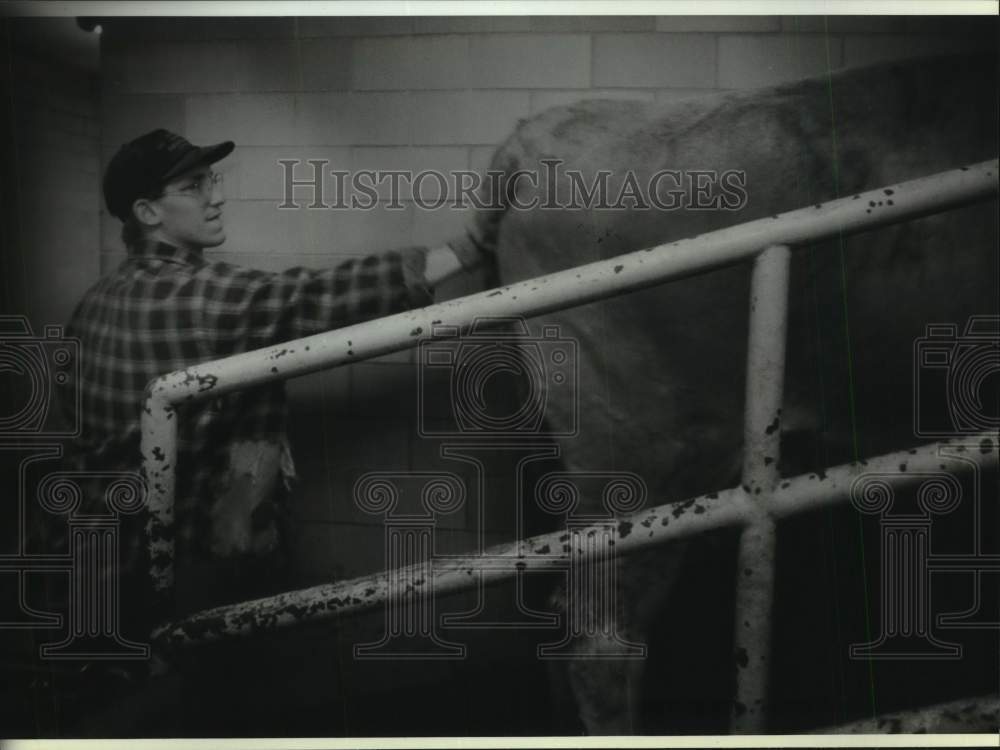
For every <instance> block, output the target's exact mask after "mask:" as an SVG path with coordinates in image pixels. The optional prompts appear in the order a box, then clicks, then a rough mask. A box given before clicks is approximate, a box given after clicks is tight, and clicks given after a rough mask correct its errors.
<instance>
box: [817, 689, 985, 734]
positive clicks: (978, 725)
mask: <svg viewBox="0 0 1000 750" xmlns="http://www.w3.org/2000/svg"><path fill="white" fill-rule="evenodd" d="M998 730H1000V696H997V695H985V696H981V697H978V698H965V699H962V700H957V701H950V702H948V703H939V704H937V705H934V706H927V707H925V708H919V709H915V710H913V711H898V712H895V713H890V714H882V715H881V716H876V717H875V718H872V719H862V720H860V721H852V722H851V723H849V724H841V725H840V726H836V727H829V728H826V729H821V730H820V731H819V732H817V734H820V733H822V734H925V733H926V734H956V733H961V734H965V733H967V732H989V733H991V734H995V733H996V732H997V731H998Z"/></svg>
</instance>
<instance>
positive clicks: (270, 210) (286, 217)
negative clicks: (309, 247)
mask: <svg viewBox="0 0 1000 750" xmlns="http://www.w3.org/2000/svg"><path fill="white" fill-rule="evenodd" d="M223 221H224V222H225V227H226V241H225V242H224V243H223V244H222V245H220V246H219V250H220V251H226V252H232V253H250V254H259V255H272V254H273V255H282V254H284V255H288V254H290V253H294V252H297V251H299V250H301V248H302V220H301V218H300V217H299V216H298V215H297V212H289V211H279V210H278V209H277V208H276V207H275V206H274V204H273V202H272V201H242V200H233V201H226V204H225V206H224V207H223Z"/></svg>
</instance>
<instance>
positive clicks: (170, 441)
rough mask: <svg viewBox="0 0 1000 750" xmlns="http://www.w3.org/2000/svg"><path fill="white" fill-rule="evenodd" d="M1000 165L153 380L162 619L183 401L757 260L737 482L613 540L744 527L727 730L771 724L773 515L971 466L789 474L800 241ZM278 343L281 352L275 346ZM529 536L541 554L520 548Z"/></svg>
mask: <svg viewBox="0 0 1000 750" xmlns="http://www.w3.org/2000/svg"><path fill="white" fill-rule="evenodd" d="M997 171H998V162H997V161H996V160H992V161H987V162H982V163H979V164H975V165H971V166H968V167H962V168H959V169H955V170H951V171H947V172H941V173H939V174H935V175H932V176H928V177H923V178H919V179H915V180H910V181H907V182H903V183H900V184H897V185H892V186H888V187H886V188H878V189H877V190H873V191H870V192H867V193H862V194H860V196H853V198H844V199H838V200H834V201H830V202H828V203H825V204H820V205H816V206H811V207H808V208H802V209H799V210H795V211H790V212H788V213H785V214H782V215H780V216H775V217H771V218H766V219H760V220H757V221H752V222H749V223H745V224H741V225H738V226H733V227H727V228H725V229H721V230H718V231H715V232H711V233H708V234H704V235H701V236H699V237H696V238H693V239H688V240H682V241H679V242H673V243H670V244H668V245H660V246H656V247H652V248H649V249H646V250H640V251H636V252H633V253H629V254H626V255H622V256H619V257H617V258H613V259H610V260H605V261H599V262H595V263H590V264H587V265H584V266H580V267H577V268H572V269H569V270H566V271H561V272H558V273H554V274H550V275H547V276H543V277H540V278H537V279H532V280H529V281H523V282H520V283H517V284H512V285H510V286H505V287H502V288H500V289H498V290H491V291H487V292H481V293H478V294H473V295H470V296H467V297H463V298H461V299H456V300H452V301H448V302H444V303H440V304H436V305H432V306H430V307H425V308H422V309H419V310H413V311H409V312H404V313H399V314H396V315H391V316H388V317H385V318H381V319H378V320H374V321H370V322H367V323H362V324H358V325H353V326H349V327H345V328H339V329H337V330H333V331H329V332H327V333H322V334H318V335H315V336H310V337H308V338H303V339H299V340H297V341H292V342H287V343H284V344H281V345H280V347H279V346H276V347H270V348H267V349H260V350H257V351H252V352H247V353H245V354H240V355H237V356H233V357H228V358H225V359H220V360H217V361H213V362H206V363H204V364H200V365H197V366H195V367H191V368H188V369H186V370H183V371H178V372H173V373H169V374H167V375H164V376H162V377H160V378H158V379H157V380H155V381H153V382H152V383H151V384H150V385H149V387H148V388H147V394H146V401H145V407H144V410H143V414H142V456H143V470H144V475H145V478H146V480H147V483H148V486H149V488H150V495H149V510H150V521H149V524H148V526H147V535H148V542H149V549H150V553H151V554H150V557H151V560H152V561H153V564H152V569H151V571H150V574H151V577H152V583H153V586H154V589H155V591H156V593H157V601H158V607H159V612H160V614H161V615H162V616H164V617H166V616H168V615H169V613H170V612H171V606H170V605H171V595H172V590H173V585H174V542H173V538H174V537H173V504H174V466H175V465H176V453H177V419H175V418H174V417H175V416H176V414H177V412H176V410H175V405H177V404H180V403H184V402H189V401H192V400H201V399H206V398H218V397H219V396H222V395H224V394H226V393H230V392H233V391H236V390H240V389H244V388H250V387H254V386H259V385H262V384H264V383H268V382H272V381H276V380H285V379H288V378H292V377H296V376H299V375H304V374H307V373H310V372H315V371H318V370H323V369H328V368H332V367H336V366H339V365H343V364H347V363H350V362H357V361H361V360H364V359H369V358H372V357H377V356H380V355H383V354H388V353H390V352H395V351H400V350H403V349H407V348H411V347H415V346H417V345H418V343H419V342H420V341H421V340H422V339H423V338H425V337H426V336H428V335H429V334H430V332H431V330H432V323H433V324H439V325H444V326H453V327H454V329H455V331H456V335H457V332H458V331H463V330H466V329H468V327H469V326H470V325H471V324H472V323H473V321H474V320H475V319H477V318H484V317H497V318H503V317H512V316H524V317H533V316H537V315H542V314H544V313H547V312H552V311H555V310H562V309H566V308H571V307H575V306H578V305H582V304H585V303H587V302H591V301H594V300H599V299H603V298H606V297H610V296H614V295H618V294H622V293H625V292H628V291H631V290H635V289H639V288H642V287H648V286H651V285H655V284H661V283H664V282H667V281H670V280H674V279H678V278H682V277H685V276H691V275H694V274H698V273H702V272H705V271H708V270H711V269H715V268H719V267H722V266H727V265H732V264H735V263H739V262H741V261H744V260H752V261H753V264H754V265H753V275H752V280H751V297H750V299H751V303H750V323H749V346H748V360H747V377H746V406H745V420H744V457H743V478H742V483H741V486H739V487H735V488H733V489H730V490H727V491H724V492H718V493H711V494H710V495H703V496H699V497H695V498H691V499H689V500H687V501H684V502H681V503H670V504H666V505H658V506H656V507H653V508H650V509H643V510H641V511H639V512H638V513H635V514H633V515H632V516H623V517H622V518H621V520H622V521H625V522H626V524H629V525H630V522H634V523H642V524H643V526H644V527H646V528H648V530H649V533H648V534H642V535H639V534H628V533H627V532H626V533H622V532H621V531H619V532H618V533H617V536H616V537H615V538H614V543H615V545H616V546H615V549H616V552H617V553H619V554H624V553H627V552H630V551H633V550H635V549H639V548H642V547H647V546H651V545H656V544H662V543H664V542H670V541H674V540H678V539H681V538H684V537H687V536H691V535H694V534H698V533H701V532H704V531H707V530H709V529H716V528H720V527H723V526H738V527H740V528H741V529H742V533H741V536H740V544H739V553H738V558H739V560H738V566H739V567H738V569H739V570H740V571H741V573H744V572H745V571H750V572H749V574H741V575H739V576H738V588H737V595H736V596H737V602H736V609H737V614H736V628H735V636H734V637H735V646H736V648H737V649H741V651H740V653H741V654H745V655H746V658H745V659H742V660H741V669H739V670H738V674H737V683H736V705H737V706H738V707H741V708H740V709H739V710H737V711H736V712H735V713H734V715H733V719H732V730H733V731H734V732H760V731H762V730H763V727H764V726H765V724H764V722H765V717H766V709H767V672H768V664H769V653H768V651H769V644H770V627H771V608H772V601H773V596H774V549H775V523H776V521H777V520H779V519H781V518H783V517H786V516H789V515H792V514H796V513H802V512H806V511H810V510H815V509H817V508H821V507H825V506H829V505H833V504H836V503H841V502H843V501H844V500H846V499H848V498H849V496H850V494H851V488H852V483H853V482H854V481H855V480H856V479H857V478H858V477H859V476H860V475H861V474H862V473H871V472H875V473H878V472H885V473H886V474H889V473H891V472H892V470H894V469H895V468H896V467H897V466H898V465H899V464H900V462H901V461H905V462H906V464H907V467H908V471H907V472H906V473H904V474H899V473H897V474H895V475H894V477H893V479H892V480H891V481H892V483H893V484H894V486H896V485H898V486H907V485H911V484H913V483H914V482H916V481H918V480H919V478H920V473H921V472H927V471H947V472H962V471H965V470H967V469H968V468H969V463H968V462H967V461H965V460H961V459H960V458H957V457H955V456H949V455H947V454H946V452H945V451H944V450H943V448H944V443H934V444H929V445H922V446H919V447H916V448H914V449H911V450H908V451H901V452H899V453H892V454H887V455H883V456H877V457H872V458H868V459H867V460H864V461H859V462H855V463H850V464H845V465H841V466H834V467H830V468H828V469H826V470H825V471H824V472H820V473H818V474H808V475H803V476H797V477H790V478H781V477H780V476H779V475H778V471H777V465H778V460H777V459H778V456H779V443H780V430H778V429H774V428H773V427H771V428H770V429H769V426H771V425H772V424H773V423H774V422H775V419H776V418H777V417H778V414H779V410H780V407H781V403H782V389H783V378H784V369H785V368H784V365H785V333H786V327H787V301H788V278H789V262H790V257H791V252H792V251H793V250H794V249H795V248H796V247H799V246H801V245H803V244H805V243H810V242H816V241H819V240H823V239H828V238H832V237H837V236H844V235H848V234H854V233H858V232H863V231H865V230H869V229H873V228H875V227H879V226H883V225H887V224H893V223H898V222H902V221H905V220H907V219H912V218H915V217H918V216H922V215H926V214H931V213H937V212H941V211H945V210H948V209H950V208H955V207H958V206H961V205H964V204H968V203H973V202H976V201H981V200H986V199H988V198H990V197H992V196H995V195H996V194H997ZM888 190H891V191H892V193H893V201H892V202H891V203H892V205H887V206H885V207H883V208H880V209H879V211H878V212H872V211H869V210H868V206H869V201H870V200H873V201H879V200H881V199H882V198H883V196H884V195H885V193H886V192H887V191H888ZM872 205H874V203H873V204H872ZM279 351H280V352H281V357H280V359H278V358H277V357H276V356H275V355H276V354H277V353H278V352H279ZM276 363H278V364H277V365H276ZM970 439H972V440H974V441H975V442H976V443H977V445H978V450H977V454H978V455H977V460H978V461H979V463H980V465H981V466H982V467H983V468H987V467H996V465H997V457H998V436H997V434H996V432H990V431H988V432H984V433H981V434H978V435H975V436H972V437H971V438H970ZM945 442H947V441H945ZM667 520H669V523H666V522H665V521H667ZM626 524H622V525H623V526H625V525H626ZM584 531H585V529H584ZM562 533H563V532H555V533H552V534H547V535H541V536H537V537H533V538H530V539H527V540H519V541H518V542H514V543H511V544H506V545H500V546H497V547H493V548H490V549H488V550H485V551H484V553H483V554H482V555H470V556H465V557H450V558H448V559H446V560H442V561H437V562H436V563H435V565H434V566H433V567H432V568H431V569H429V570H424V569H423V568H421V569H420V570H419V571H418V570H416V569H413V570H406V569H404V570H397V571H386V572H383V573H379V574H376V575H370V576H364V577H361V578H356V579H352V580H347V581H339V582H336V583H331V584H325V585H321V586H315V587H312V588H307V589H302V590H297V591H290V592H287V593H283V594H279V595H277V596H272V597H268V598H265V599H258V600H254V601H251V602H244V603H240V604H234V605H229V606H224V607H219V608H216V609H213V610H209V611H206V612H201V613H197V614H194V615H191V616H190V617H187V618H185V619H184V620H182V621H179V622H171V623H167V624H164V625H162V626H161V627H159V628H158V629H157V630H156V632H155V633H154V641H155V643H156V644H157V645H159V646H160V647H164V648H167V647H171V648H172V647H176V646H183V645H184V644H189V643H195V642H205V641H212V640H217V639H219V638H222V637H224V636H232V635H241V634H244V635H245V634H249V633H257V632H260V631H261V630H266V629H273V628H281V627H288V626H293V625H296V624H299V623H302V622H306V621H314V620H330V619H336V618H340V617H344V616H346V615H349V614H351V613H355V612H359V611H362V610H369V609H372V608H374V607H376V606H378V605H380V604H382V603H383V602H385V601H386V599H387V597H389V596H390V594H391V590H392V586H391V580H392V578H393V576H396V578H397V580H398V576H399V575H400V574H404V575H407V574H416V573H418V572H419V573H423V574H426V575H427V576H428V578H429V580H427V581H426V584H427V585H426V589H425V590H426V591H427V592H434V594H441V593H446V592H449V591H458V590H463V589H467V588H470V587H471V586H472V585H473V584H472V583H471V582H472V581H475V582H477V583H478V581H479V580H482V581H483V582H491V581H497V580H501V579H505V578H510V577H513V576H514V575H515V573H516V572H518V571H519V570H553V569H565V566H566V562H567V558H570V557H581V558H583V559H586V558H587V556H588V555H589V554H592V553H591V552H590V551H589V550H587V549H584V548H581V549H580V550H576V549H573V550H570V551H564V546H563V543H562V541H561V540H560V536H562ZM524 547H528V548H530V549H531V550H533V553H534V554H532V555H530V556H526V557H525V556H519V554H518V553H519V550H521V549H523V548H524ZM484 557H488V558H489V560H490V564H489V565H488V566H483V565H482V564H481V562H482V559H483V558H484ZM981 557H982V564H983V566H984V567H985V568H988V569H994V568H1000V556H996V555H994V556H989V555H982V556H981ZM390 573H391V574H392V575H390ZM472 573H477V574H478V575H472Z"/></svg>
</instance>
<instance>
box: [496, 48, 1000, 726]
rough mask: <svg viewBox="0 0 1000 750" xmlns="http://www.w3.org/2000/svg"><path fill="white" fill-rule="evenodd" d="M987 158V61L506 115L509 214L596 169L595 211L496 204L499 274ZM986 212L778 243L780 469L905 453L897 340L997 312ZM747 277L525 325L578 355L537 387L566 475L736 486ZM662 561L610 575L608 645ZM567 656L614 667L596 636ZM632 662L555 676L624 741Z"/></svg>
mask: <svg viewBox="0 0 1000 750" xmlns="http://www.w3.org/2000/svg"><path fill="white" fill-rule="evenodd" d="M996 154H997V85H996V60H995V59H991V58H984V59H974V58H949V59H928V60H920V61H912V62H905V63H892V64H884V65H879V66H877V67H872V68H867V69H854V70H847V71H843V72H836V73H833V74H831V75H829V76H826V75H824V76H821V77H817V78H813V79H808V80H804V81H800V82H795V83H790V84H786V85H781V86H776V87H773V88H767V89H762V90H757V91H747V92H733V93H724V94H719V95H713V96H706V97H701V98H695V99H689V100H683V101H677V102H672V103H669V104H666V105H652V104H645V103H637V102H623V101H596V100H595V101H584V102H580V103H578V104H573V105H569V106H563V107H558V108H555V109H551V110H548V111H546V112H543V113H542V114H540V115H538V116H537V117H535V118H533V119H531V120H529V121H527V122H524V123H522V124H521V125H520V126H519V127H518V129H517V130H516V132H514V134H513V135H512V136H511V137H510V138H509V139H508V140H507V141H506V142H505V143H504V144H503V145H502V146H501V148H500V149H499V150H498V152H497V154H496V155H495V158H494V162H493V168H494V169H499V170H503V171H504V173H505V174H506V175H508V176H511V175H513V174H514V173H515V172H516V171H517V170H526V171H527V172H528V173H529V174H531V173H533V174H536V175H538V179H537V185H536V186H535V185H532V180H531V179H530V178H529V177H527V176H522V177H521V178H519V179H518V180H517V181H516V182H513V181H511V182H509V183H508V188H511V189H513V190H514V195H515V197H516V201H517V202H518V203H519V204H522V205H524V204H529V203H531V202H532V200H533V199H537V201H538V202H539V203H541V204H544V203H545V202H546V201H549V203H550V205H552V204H553V203H554V204H555V205H562V206H565V205H566V203H567V202H568V198H569V196H572V194H573V184H572V180H573V178H572V177H570V176H569V172H570V171H571V170H576V171H577V172H578V174H579V177H578V178H577V187H578V188H579V187H583V188H584V189H585V190H590V189H593V188H594V186H595V185H598V186H599V185H600V179H599V173H600V171H601V170H608V171H610V172H611V174H610V176H609V178H608V180H607V183H606V189H605V193H604V196H603V198H604V200H603V204H604V206H603V207H602V206H601V203H602V201H601V195H599V194H594V195H592V196H591V199H590V201H589V202H590V205H589V206H585V207H576V208H574V207H564V208H562V209H561V210H546V209H545V208H544V207H543V206H536V207H534V208H532V209H524V210H519V209H518V208H517V207H514V208H513V209H512V210H510V211H509V212H508V213H507V215H506V217H505V218H504V221H503V224H502V228H501V236H500V252H499V268H500V273H501V277H502V280H503V281H504V282H513V281H518V280H522V279H526V278H531V277H535V276H540V275H543V274H547V273H551V272H554V271H557V270H561V269H565V268H569V267H571V266H576V265H580V264H584V263H587V262H591V261H595V260H599V259H607V258H610V257H613V256H616V255H619V254H622V253H626V252H629V251H633V250H636V249H640V248H645V247H649V246H653V245H658V244H662V243H667V242H669V241H672V240H676V239H680V238H686V237H693V236H696V235H699V234H702V233H705V232H709V231H712V230H715V229H719V228H721V227H724V226H728V225H734V224H739V223H742V222H746V221H749V220H752V219H758V218H761V217H766V216H770V215H773V214H777V213H780V212H783V211H788V210H791V209H795V208H799V207H802V206H808V205H811V204H816V203H820V202H823V201H827V200H830V199H834V198H838V197H845V196H847V197H849V196H851V195H852V194H855V193H857V192H859V191H863V190H866V189H872V188H876V187H879V186H883V185H890V184H892V183H894V182H898V181H902V180H907V179H910V178H915V177H919V176H923V175H927V174H931V173H934V172H938V171H942V170H945V169H949V168H953V167H957V166H960V165H964V164H969V163H974V162H979V161H984V160H987V159H992V158H995V156H996ZM661 170H671V171H672V172H673V174H674V175H677V176H676V177H669V176H668V177H667V178H661V180H660V183H659V188H660V192H659V194H658V195H657V198H658V199H659V201H660V203H661V204H663V205H665V206H666V208H664V207H663V206H661V207H659V208H657V207H655V206H653V207H650V208H648V209H644V208H642V207H639V206H638V204H639V203H640V202H642V201H645V202H646V203H651V196H650V195H649V194H648V193H647V192H646V191H647V189H648V186H649V184H650V180H651V179H652V178H653V177H654V175H656V174H657V173H658V172H660V171H661ZM553 174H555V175H556V178H555V180H552V179H550V178H551V177H552V175H553ZM706 174H707V175H708V176H707V177H706V176H699V175H706ZM630 175H631V176H632V177H630ZM712 175H716V176H717V177H713V176H712ZM633 177H634V178H635V179H634V181H632V178H633ZM699 186H701V187H700V188H699ZM636 188H638V190H637V189H636ZM553 190H554V191H555V192H554V193H553ZM668 190H673V191H675V192H674V194H673V196H671V195H669V194H668V192H667V191H668ZM699 190H700V192H699ZM637 192H638V196H636V193H637ZM630 196H631V197H630ZM577 197H580V191H579V190H577ZM619 198H620V199H621V200H619ZM885 200H886V201H891V197H890V196H888V195H887V196H886V198H885ZM670 201H673V202H674V205H671V203H670ZM616 204H617V205H616ZM878 209H879V205H878V204H876V205H874V206H872V210H873V211H877V210H878ZM995 212H996V206H995V204H985V205H979V206H973V207H968V208H963V209H960V210H958V211H954V212H951V213H949V214H945V215H939V216H930V217H926V218H922V219H920V220H917V221H913V222H910V223H908V224H905V225H899V226H893V227H888V228H883V229H879V230H877V231H872V232H867V233H864V234H861V235H858V236H855V237H849V238H843V239H841V240H839V241H835V242H827V243H823V244H816V245H813V246H810V247H806V248H801V249H798V250H797V251H796V252H795V255H794V260H793V270H792V280H791V295H790V316H791V323H790V328H789V334H788V363H787V374H786V383H787V385H786V399H785V407H784V421H783V424H782V430H783V433H782V435H783V437H782V443H783V445H782V449H783V454H784V455H783V465H782V470H783V472H784V473H786V474H789V473H798V472H801V471H805V470H810V469H814V468H820V467H823V466H828V465H834V464H837V463H841V462H845V461H850V460H853V459H854V458H856V457H864V456H867V455H873V454H876V453H881V452H886V451H890V450H896V449H900V448H904V447H908V446H909V445H912V444H913V443H915V442H916V441H917V438H915V436H914V432H913V428H912V422H913V420H912V391H911V382H912V381H913V346H914V341H915V339H917V338H918V337H920V336H922V335H923V334H924V331H925V325H926V324H927V323H935V322H950V323H956V324H958V325H959V326H961V325H963V324H964V322H965V320H966V319H967V318H968V317H969V316H970V315H983V314H990V313H995V312H996V310H997V281H996V280H997V252H996V247H997V239H996V217H995ZM748 281H749V264H741V265H738V266H735V267H730V268H727V269H724V270H719V271H715V272H712V273H708V274H704V275H701V276H697V277H694V278H691V279H688V280H685V281H682V282H678V283H672V284H669V285H665V286H658V287H653V288H650V289H647V290H644V291H640V292H636V293H633V294H630V295H626V296H624V297H619V298H616V299H612V300H606V301H604V302H600V303H595V304H589V305H586V306H584V307H580V308H576V309H574V310H570V311H566V312H563V313H559V314H552V315H547V316H544V318H542V319H540V321H535V322H536V323H537V322H544V323H553V322H554V323H557V324H558V325H559V326H560V327H561V333H562V335H563V336H571V337H574V338H576V339H577V340H578V342H579V372H580V388H579V392H578V393H576V394H574V395H573V396H572V397H571V398H563V397H561V396H560V395H559V394H560V393H564V392H565V391H555V390H554V391H552V393H551V394H550V401H549V403H548V405H547V417H548V419H549V420H550V424H551V426H552V427H553V428H554V431H555V432H556V433H559V432H562V431H564V428H565V427H566V426H567V425H569V423H570V422H571V421H572V419H573V418H574V416H573V415H574V414H575V413H578V414H579V419H580V423H579V435H578V437H575V438H564V439H560V442H561V444H562V454H563V457H564V460H565V464H566V467H567V469H569V470H570V471H581V472H583V471H602V470H616V471H630V472H635V473H636V474H638V475H639V476H641V477H642V478H643V479H644V480H645V482H646V484H647V485H648V487H649V490H650V502H651V503H655V504H659V503H663V502H667V501H671V500H679V499H683V498H686V497H689V496H693V495H696V494H699V493H703V492H707V491H712V490H717V489H722V488H726V487H731V486H734V485H736V484H738V482H739V473H738V472H739V464H740V447H741V424H742V411H743V400H744V363H745V360H746V328H747V310H748V289H749V285H748ZM535 330H536V331H537V330H538V329H535ZM592 500H593V499H592ZM640 558H641V559H640ZM676 559H677V551H676V550H665V551H664V550H660V551H653V552H649V553H643V555H641V556H639V557H638V558H633V559H632V560H630V561H629V564H628V565H627V567H626V568H625V569H624V570H625V572H624V573H623V574H622V576H621V577H622V579H623V580H625V581H626V590H625V591H624V593H623V597H622V601H623V602H625V608H626V610H627V611H626V612H625V613H623V620H622V622H621V625H622V628H623V633H624V634H625V635H626V636H627V637H628V638H630V639H632V640H636V641H645V640H648V634H647V633H645V632H644V626H645V622H646V620H647V618H648V617H649V615H650V613H651V612H652V611H653V606H654V605H655V604H657V603H658V602H659V600H660V599H661V598H662V597H663V596H664V595H665V592H666V588H667V584H668V583H669V581H670V580H671V579H672V578H673V572H672V571H673V570H674V569H675V566H676ZM588 648H590V649H591V650H593V651H594V652H595V653H600V652H609V653H612V654H613V653H615V650H616V648H617V644H615V643H609V642H591V643H589V644H588ZM641 666H642V662H641V661H620V660H615V659H611V660H601V661H578V662H571V663H570V678H571V684H572V690H573V695H574V696H575V698H576V700H577V702H578V705H579V709H580V715H581V718H582V720H583V722H584V724H585V726H586V728H587V729H588V731H590V732H595V733H605V732H610V733H625V734H630V733H633V732H636V731H638V729H639V727H638V725H637V717H636V716H635V710H634V709H635V706H636V705H637V703H636V700H637V697H638V694H639V688H640V682H639V677H640V670H641Z"/></svg>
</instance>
